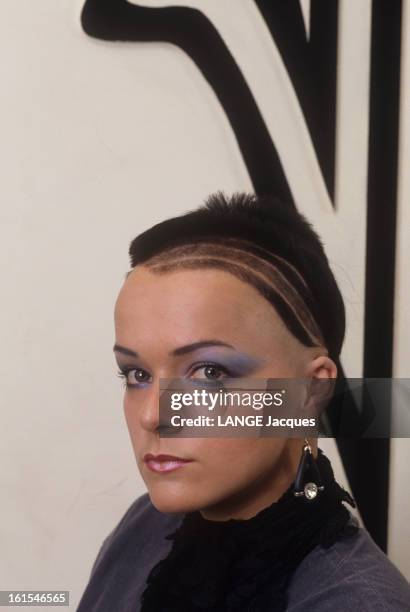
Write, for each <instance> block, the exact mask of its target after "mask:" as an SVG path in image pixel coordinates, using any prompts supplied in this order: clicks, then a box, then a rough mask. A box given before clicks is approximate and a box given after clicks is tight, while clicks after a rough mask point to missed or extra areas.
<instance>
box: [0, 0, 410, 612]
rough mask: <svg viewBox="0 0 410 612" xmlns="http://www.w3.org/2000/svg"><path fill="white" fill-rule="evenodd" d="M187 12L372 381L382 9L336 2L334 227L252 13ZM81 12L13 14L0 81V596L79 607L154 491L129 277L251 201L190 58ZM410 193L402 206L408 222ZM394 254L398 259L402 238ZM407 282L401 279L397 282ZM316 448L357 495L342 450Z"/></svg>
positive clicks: (2, 37)
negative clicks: (321, 250)
mask: <svg viewBox="0 0 410 612" xmlns="http://www.w3.org/2000/svg"><path fill="white" fill-rule="evenodd" d="M144 4H145V5H150V6H151V5H152V6H154V5H155V4H158V3H154V2H145V3H144ZM190 4H191V5H197V6H200V7H202V8H203V10H204V11H206V12H207V13H208V14H209V16H210V17H211V18H212V19H213V20H214V21H215V22H216V23H217V26H218V28H219V29H220V31H221V32H223V35H224V37H225V39H226V40H227V41H228V44H229V46H230V48H231V50H232V51H233V52H234V54H235V57H236V58H237V61H238V63H239V64H240V66H241V68H242V69H243V71H244V74H245V76H246V77H247V78H248V80H249V83H250V85H251V87H252V89H253V91H255V94H256V95H257V97H258V100H259V102H260V106H261V111H262V113H263V114H264V116H265V120H266V122H267V124H268V126H269V129H270V130H271V133H272V134H273V135H274V137H275V142H276V144H277V146H278V149H279V152H280V155H281V157H282V159H283V162H284V164H285V168H286V172H287V175H288V178H289V180H290V182H291V183H292V186H293V188H294V190H295V195H296V196H297V198H298V200H299V201H300V207H301V209H302V210H303V211H304V212H306V214H308V216H309V217H310V218H311V219H312V221H313V222H314V223H315V224H316V226H317V229H318V231H319V232H320V233H321V234H322V235H323V237H324V239H325V243H326V247H327V249H328V252H329V257H330V260H331V263H332V266H333V268H334V272H335V274H336V276H337V278H338V281H339V283H340V285H341V288H342V290H343V292H344V295H345V299H346V304H347V309H348V326H349V327H348V336H347V339H346V344H345V348H344V353H343V358H344V361H345V363H346V370H347V373H348V374H349V375H351V376H360V375H361V371H360V364H361V351H362V346H361V330H362V325H363V321H362V317H363V290H364V278H363V271H364V257H363V255H364V242H363V240H364V221H365V204H364V202H365V200H364V199H363V198H364V193H365V192H364V190H365V174H364V173H365V170H366V157H365V156H366V150H365V141H366V137H367V123H366V118H367V110H368V109H367V85H366V80H365V79H364V80H363V75H366V73H367V70H368V40H367V39H366V36H363V31H366V30H365V28H366V27H367V25H366V24H368V21H369V15H370V9H369V6H370V4H369V1H368V0H363V2H361V3H354V2H350V3H346V0H344V3H343V2H342V6H343V7H344V8H343V11H342V23H343V24H344V27H345V30H344V36H345V40H350V41H351V43H350V44H351V45H356V47H355V49H357V52H353V50H352V48H351V47H350V49H346V48H345V49H344V50H343V49H342V52H343V54H344V57H345V60H344V61H345V64H344V69H343V70H342V77H341V82H342V83H346V87H345V88H343V90H342V91H340V92H339V96H340V97H341V98H343V100H344V104H343V108H342V110H341V113H340V115H339V127H338V133H339V150H338V183H337V198H338V202H339V206H338V211H339V212H338V215H337V216H335V215H334V212H333V210H332V207H331V206H330V203H329V202H328V200H327V195H326V192H325V189H324V185H323V181H322V179H321V176H320V173H319V170H318V168H317V164H316V160H315V157H314V154H313V149H312V146H311V144H310V140H309V137H308V134H307V130H306V128H305V126H304V122H303V117H302V115H301V113H300V110H299V109H298V106H297V104H296V101H295V99H294V96H293V92H292V90H291V88H290V84H289V82H288V80H287V75H286V73H285V72H284V70H283V68H282V66H281V63H280V59H279V56H278V53H277V52H276V50H275V48H274V47H272V43H271V40H270V37H269V36H268V34H267V32H266V26H265V25H264V23H263V22H262V20H261V18H260V16H259V14H258V13H257V12H256V9H254V8H253V5H251V3H248V2H242V1H241V2H237V0H235V7H236V8H237V10H236V12H235V13H232V12H231V10H228V9H230V7H231V6H232V0H230V1H227V0H224V1H220V0H207V1H206V2H205V1H204V0H202V1H201V2H200V1H199V0H196V2H191V3H190ZM305 4H306V3H305ZM359 4H360V7H358V6H357V5H359ZM81 5H82V3H81V2H77V3H73V2H72V0H42V1H41V3H38V2H36V3H35V2H32V0H20V1H19V2H18V3H17V2H15V1H14V0H3V2H2V4H1V7H0V52H1V55H2V57H3V60H4V59H5V60H6V61H3V62H2V64H1V68H0V71H1V72H0V78H1V81H2V96H1V98H0V105H1V113H0V117H1V140H2V145H3V146H2V149H1V164H0V172H1V176H0V189H1V192H2V202H1V206H0V220H1V224H0V232H1V237H0V249H1V251H0V255H1V257H0V278H1V298H2V317H1V323H0V325H1V339H2V346H3V351H2V352H1V355H0V388H1V398H0V402H1V404H0V428H1V431H2V436H1V438H0V486H1V489H2V492H3V494H2V503H1V509H0V517H1V521H0V542H1V548H2V554H1V555H0V576H1V582H0V588H1V589H3V590H5V589H64V590H70V592H71V602H72V605H71V606H70V609H73V610H74V609H75V606H76V604H77V602H78V600H79V598H80V595H81V593H82V590H83V588H84V587H85V583H86V582H87V580H88V575H89V571H90V568H91V564H92V562H93V560H94V558H95V555H96V553H97V550H98V548H99V546H100V544H101V541H102V539H103V537H105V536H106V535H107V533H108V531H110V530H111V529H112V527H113V526H114V524H115V523H116V522H117V521H118V520H119V518H120V517H121V516H122V514H123V513H124V511H125V509H126V508H127V507H128V506H129V504H130V503H131V502H132V501H133V500H134V499H135V497H136V496H138V495H139V494H140V493H141V492H143V490H144V487H143V484H142V481H141V479H140V477H139V475H138V474H137V470H136V466H135V464H134V458H133V454H132V450H131V445H130V442H129V439H128V433H127V430H126V426H125V421H124V418H123V413H122V386H121V383H120V381H119V379H117V377H116V366H115V362H114V359H113V355H112V346H113V343H114V329H113V305H114V301H115V298H116V294H117V292H118V290H119V287H120V285H121V284H122V281H123V277H124V274H125V272H126V271H127V270H128V267H129V263H128V257H127V249H128V245H129V242H130V241H131V239H132V238H133V237H134V236H135V235H136V234H138V233H139V232H141V231H142V230H143V229H145V228H146V227H148V226H150V225H151V224H152V223H154V222H156V221H158V220H161V219H163V218H164V217H166V216H169V215H171V214H176V213H178V212H182V211H185V210H187V209H188V208H192V207H194V206H196V205H197V204H199V203H200V202H201V201H202V200H203V198H204V196H206V195H207V194H208V193H210V192H212V191H214V190H217V189H224V190H226V191H227V192H232V191H234V190H238V189H244V190H250V189H251V183H250V180H249V177H248V175H247V171H246V169H245V167H244V165H243V162H242V159H241V156H240V154H239V152H238V150H237V146H236V142H235V139H234V137H233V135H232V132H231V129H230V127H229V124H228V122H227V120H226V118H225V116H224V114H223V113H222V112H221V109H220V107H219V104H218V102H217V100H216V98H215V96H214V94H213V92H212V91H211V89H210V88H209V86H208V84H207V83H206V82H205V81H204V79H203V77H202V76H201V74H200V73H199V72H198V70H197V69H196V67H195V66H194V64H193V63H192V61H191V60H190V59H189V58H188V57H186V56H185V55H184V54H183V52H182V51H180V50H179V49H177V48H175V47H172V46H170V45H167V44H159V43H158V44H138V45H136V44H128V43H126V44H109V43H104V42H100V41H95V40H92V39H90V38H88V37H87V36H85V35H84V33H83V32H82V31H81V29H80V25H79V20H78V16H79V9H80V8H81ZM348 6H350V10H347V9H348ZM224 8H226V10H225V11H224V10H223V9H224ZM233 14H234V15H235V18H232V15H233ZM227 15H228V18H227ZM342 40H343V37H342ZM244 41H245V42H246V43H247V44H246V45H244V44H243V43H244ZM244 48H246V53H243V51H242V50H243V49H244ZM358 53H359V54H360V55H359V56H360V57H361V58H362V59H361V62H357V57H358ZM256 60H258V61H256ZM272 66H273V69H272ZM268 71H270V73H271V76H272V75H273V77H272V78H271V80H270V81H269V82H270V85H269V87H268V86H267V85H266V83H267V82H268V81H267V79H266V75H267V72H268ZM278 92H282V94H281V96H282V98H281V100H282V101H281V102H278ZM274 95H276V98H275V100H276V113H272V111H271V110H270V109H271V102H272V99H273V96H274ZM289 126H293V129H292V130H290V129H289ZM407 127H408V125H407ZM406 129H407V128H406ZM406 133H407V132H406ZM353 143H354V145H355V146H353ZM406 143H407V144H406ZM403 147H404V148H405V147H407V149H408V142H407V141H406V142H405V143H404V144H403ZM407 149H406V148H405V154H406V156H407V157H408V155H409V153H408V150H407ZM355 156H356V157H355ZM402 167H403V168H404V165H403V166H402ZM346 177H349V181H348V182H347V181H345V178H346ZM403 181H404V179H403ZM403 185H404V183H403ZM408 188H409V187H408V185H407V186H403V191H402V199H401V204H400V205H401V207H402V211H403V212H402V214H403V215H404V216H406V215H407V217H408V207H407V208H406V211H407V212H405V211H404V209H405V201H406V195H405V194H406V193H407V191H406V189H408ZM302 194H303V199H302ZM407 202H408V197H407ZM354 210H355V211H356V213H355V224H354V226H353V227H352V223H351V218H352V214H353V211H354ZM347 229H349V233H348V239H346V231H347ZM401 249H402V257H403V261H404V259H405V257H406V254H407V252H408V234H407V236H404V235H403V236H402V242H401ZM398 282H399V283H405V282H408V281H406V279H405V274H404V273H402V276H401V277H400V278H399V279H398ZM400 287H403V291H402V292H401V293H400V294H399V295H400V303H401V304H402V306H403V307H402V310H401V311H400V312H401V314H400V317H399V318H398V321H399V323H398V325H399V327H398V328H397V329H396V334H397V336H398V337H400V336H401V335H402V334H403V333H404V328H405V326H408V321H406V320H405V317H406V315H405V314H404V313H405V312H406V308H405V305H406V304H408V296H409V287H408V285H407V286H406V287H404V285H400ZM408 347H409V343H408V342H407V343H406V344H402V345H400V353H399V354H398V356H397V362H396V368H397V370H396V371H397V372H399V374H396V375H401V376H408V375H409V372H408V366H406V365H403V364H408V362H409V353H408V351H409V348H408ZM322 446H323V448H324V449H325V450H327V451H328V452H329V454H330V455H331V457H332V458H333V461H334V465H335V469H336V473H337V475H338V477H339V479H340V480H341V481H342V483H344V484H345V485H346V486H347V483H346V481H345V476H344V474H343V470H342V467H341V464H340V461H339V459H338V457H337V454H336V453H335V446H334V443H333V441H332V440H326V441H325V443H324V444H323V445H322ZM397 449H399V447H397ZM397 452H400V453H401V457H402V459H400V460H398V459H397V460H396V459H394V462H393V465H394V470H395V473H394V479H393V483H392V486H393V487H394V489H393V492H394V494H395V495H396V494H397V492H398V491H399V490H400V491H401V493H400V495H401V498H400V506H395V507H394V510H393V512H392V514H391V521H390V536H391V551H389V552H391V556H392V558H393V559H394V560H395V561H396V562H397V563H398V564H399V566H400V567H401V569H402V571H403V572H405V573H407V575H410V562H409V559H408V555H407V552H406V551H405V550H404V549H403V546H402V542H403V540H401V541H400V537H399V535H398V534H399V533H401V534H402V531H400V532H399V526H400V529H403V515H404V514H406V515H408V507H409V492H408V490H407V489H408V487H403V486H402V483H403V480H402V477H401V470H402V461H403V460H404V459H405V458H407V461H408V458H409V444H408V440H405V441H404V443H403V444H402V445H401V446H400V451H397ZM396 456H397V457H398V455H394V457H396Z"/></svg>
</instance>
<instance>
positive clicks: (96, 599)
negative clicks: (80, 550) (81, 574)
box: [77, 493, 183, 612]
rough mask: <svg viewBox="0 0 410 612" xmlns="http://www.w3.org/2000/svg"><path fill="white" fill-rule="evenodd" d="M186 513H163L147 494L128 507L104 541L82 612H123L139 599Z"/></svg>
mask: <svg viewBox="0 0 410 612" xmlns="http://www.w3.org/2000/svg"><path fill="white" fill-rule="evenodd" d="M182 517H183V515H182V514H171V513H167V514H165V513H162V512H159V511H158V510H157V509H156V508H155V506H153V504H152V503H151V500H150V498H149V495H148V493H144V494H143V495H141V496H140V497H138V498H137V499H135V500H134V501H133V502H132V504H131V505H130V506H129V507H128V508H127V510H126V511H125V513H124V514H123V516H122V517H121V519H120V520H119V522H118V523H117V524H116V525H115V526H114V528H113V529H112V530H111V531H110V532H109V534H108V535H107V536H106V537H105V539H104V540H103V542H102V544H101V546H100V548H99V550H98V553H97V556H96V559H95V561H94V563H93V566H92V568H91V572H90V575H89V579H88V583H87V586H86V588H85V591H84V593H83V595H82V598H81V601H80V604H79V607H78V609H77V611H78V612H94V611H95V612H97V611H98V612H100V611H101V612H106V610H114V609H115V610H116V611H117V612H122V611H123V610H124V611H125V610H129V609H130V602H137V601H138V600H139V595H140V594H141V592H142V590H143V589H144V588H145V580H146V577H147V575H148V573H149V571H150V569H151V567H152V566H153V565H154V564H155V563H157V562H158V561H160V560H161V559H162V558H164V557H165V556H166V555H167V554H168V552H169V549H170V547H171V542H170V541H169V540H167V539H166V536H167V535H169V534H170V533H172V532H173V531H174V530H175V529H176V528H177V527H178V525H179V523H180V521H181V519H182Z"/></svg>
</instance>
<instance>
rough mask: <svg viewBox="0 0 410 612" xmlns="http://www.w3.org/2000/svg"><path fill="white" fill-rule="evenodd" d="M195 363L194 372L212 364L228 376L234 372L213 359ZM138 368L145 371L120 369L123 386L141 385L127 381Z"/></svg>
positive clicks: (136, 386)
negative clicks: (129, 375) (130, 374)
mask: <svg viewBox="0 0 410 612" xmlns="http://www.w3.org/2000/svg"><path fill="white" fill-rule="evenodd" d="M194 365H195V369H194V370H193V371H192V372H196V371H197V370H200V369H201V368H206V367H207V366H212V367H214V368H216V369H217V370H220V371H221V372H223V373H224V374H226V375H227V376H233V374H232V373H231V372H230V371H229V370H228V369H227V368H225V367H224V366H221V365H219V364H218V363H215V362H213V361H202V362H200V363H196V364H194ZM138 370H140V371H143V372H145V370H143V369H142V368H131V367H129V368H122V369H119V370H118V372H117V376H119V377H120V378H122V379H123V381H122V384H123V387H125V388H126V389H128V388H138V387H139V386H140V384H129V383H128V381H127V379H128V374H129V373H130V372H134V371H138ZM144 382H145V381H144Z"/></svg>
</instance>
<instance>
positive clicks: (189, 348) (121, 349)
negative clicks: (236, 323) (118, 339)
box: [113, 340, 235, 357]
mask: <svg viewBox="0 0 410 612" xmlns="http://www.w3.org/2000/svg"><path fill="white" fill-rule="evenodd" d="M206 346H226V347H227V348H231V349H235V347H234V346H232V345H231V344H228V343H227V342H222V340H200V341H198V342H193V343H192V344H186V345H185V346H180V347H178V348H176V349H174V350H173V351H171V352H170V353H169V354H170V355H171V356H173V357H176V356H178V355H185V354H186V353H192V352H193V351H196V350H198V349H200V348H204V347H206ZM113 351H114V352H115V353H123V354H124V355H130V356H131V357H138V353H137V352H136V351H133V350H131V349H129V348H126V347H125V346H121V345H120V344H114V348H113Z"/></svg>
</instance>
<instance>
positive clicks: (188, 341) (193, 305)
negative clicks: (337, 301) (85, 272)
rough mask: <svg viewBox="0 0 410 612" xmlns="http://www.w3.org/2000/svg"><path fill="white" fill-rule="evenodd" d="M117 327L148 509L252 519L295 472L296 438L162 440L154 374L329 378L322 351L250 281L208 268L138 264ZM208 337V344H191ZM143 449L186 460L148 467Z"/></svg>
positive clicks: (123, 293) (119, 304) (331, 372)
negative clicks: (299, 335) (158, 269)
mask: <svg viewBox="0 0 410 612" xmlns="http://www.w3.org/2000/svg"><path fill="white" fill-rule="evenodd" d="M115 334H116V338H115V340H116V346H115V347H114V349H115V356H116V359H117V363H118V366H119V367H120V369H122V370H124V372H126V371H128V372H127V378H126V380H127V382H128V385H129V386H128V387H127V388H126V390H125V394H124V411H125V418H126V422H127V426H128V430H129V433H130V437H131V442H132V445H133V449H134V453H135V457H136V460H137V464H138V468H139V470H140V472H141V475H142V478H143V480H144V482H145V484H146V486H147V489H148V492H149V495H150V498H151V501H152V503H153V504H154V506H156V508H157V509H158V510H160V511H162V512H190V511H193V510H201V511H202V513H203V515H204V516H205V517H207V518H212V519H216V520H224V519H225V518H229V517H237V518H248V517H249V516H253V514H256V512H258V511H259V510H260V509H262V508H263V507H266V506H267V505H269V504H270V503H272V502H273V501H275V500H276V499H278V497H279V496H280V495H281V493H282V492H283V491H284V490H285V489H286V488H287V487H288V486H289V485H290V483H291V482H292V480H293V478H294V475H295V471H296V465H297V461H298V459H299V455H300V451H301V444H302V442H301V440H298V439H295V438H293V439H285V438H279V437H278V438H276V437H263V438H249V437H238V438H222V437H218V438H209V437H207V438H205V437H204V438H199V437H197V438H182V437H180V438H165V437H163V438H161V437H160V435H159V431H158V421H159V379H160V378H176V377H178V378H190V379H195V380H198V382H200V380H203V379H204V378H207V376H209V374H210V372H211V375H212V377H213V380H215V377H217V378H220V379H223V378H224V377H226V376H229V377H247V378H267V377H270V378H293V377H298V378H303V377H306V376H311V375H318V376H331V377H333V376H335V375H336V372H335V369H332V368H333V366H334V364H333V362H332V361H331V360H329V359H328V358H327V357H326V356H325V354H326V353H325V350H324V349H322V348H307V347H305V346H304V345H302V344H301V343H300V342H299V341H298V340H297V339H296V338H295V337H294V336H293V335H291V334H290V332H288V330H287V328H286V327H285V325H284V323H283V322H282V320H281V319H280V317H279V316H278V315H277V313H276V310H275V309H274V308H273V307H272V306H271V305H270V304H269V302H268V301H267V300H265V299H264V298H263V297H262V296H261V295H260V294H259V293H258V292H257V291H256V289H254V288H253V287H252V286H251V285H248V284H247V283H244V282H243V281H241V280H239V279H237V278H236V277H235V276H233V275H231V274H229V273H227V272H223V271H220V270H212V269H201V270H178V271H173V272H167V273H166V274H156V273H154V272H152V271H149V270H148V269H147V268H145V267H144V266H137V267H136V268H134V270H133V271H132V272H131V274H130V275H129V276H128V277H127V279H126V281H125V282H124V285H123V286H122V288H121V290H120V293H119V295H118V298H117V301H116V304H115ZM204 341H207V342H208V341H209V345H208V344H207V345H201V346H199V347H198V346H197V347H196V346H195V345H196V343H198V342H201V343H203V342H204ZM215 341H217V342H218V343H220V344H213V342H215ZM222 343H224V344H226V345H229V346H224V344H222ZM124 349H126V350H124ZM204 364H206V365H204ZM209 364H211V365H212V366H213V368H211V370H210V369H209ZM329 364H330V369H329ZM207 366H208V369H207ZM323 368H324V370H323ZM334 368H335V366H334ZM319 370H320V372H321V373H319V374H317V372H318V371H319ZM323 372H325V373H323ZM147 453H150V454H151V455H160V454H166V455H173V456H176V457H180V458H183V459H189V460H190V461H189V462H186V463H184V464H183V465H182V467H179V468H177V469H175V470H172V471H168V472H160V471H153V470H152V469H151V468H150V467H149V465H150V464H149V462H146V461H145V460H144V456H145V455H146V454H147Z"/></svg>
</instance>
